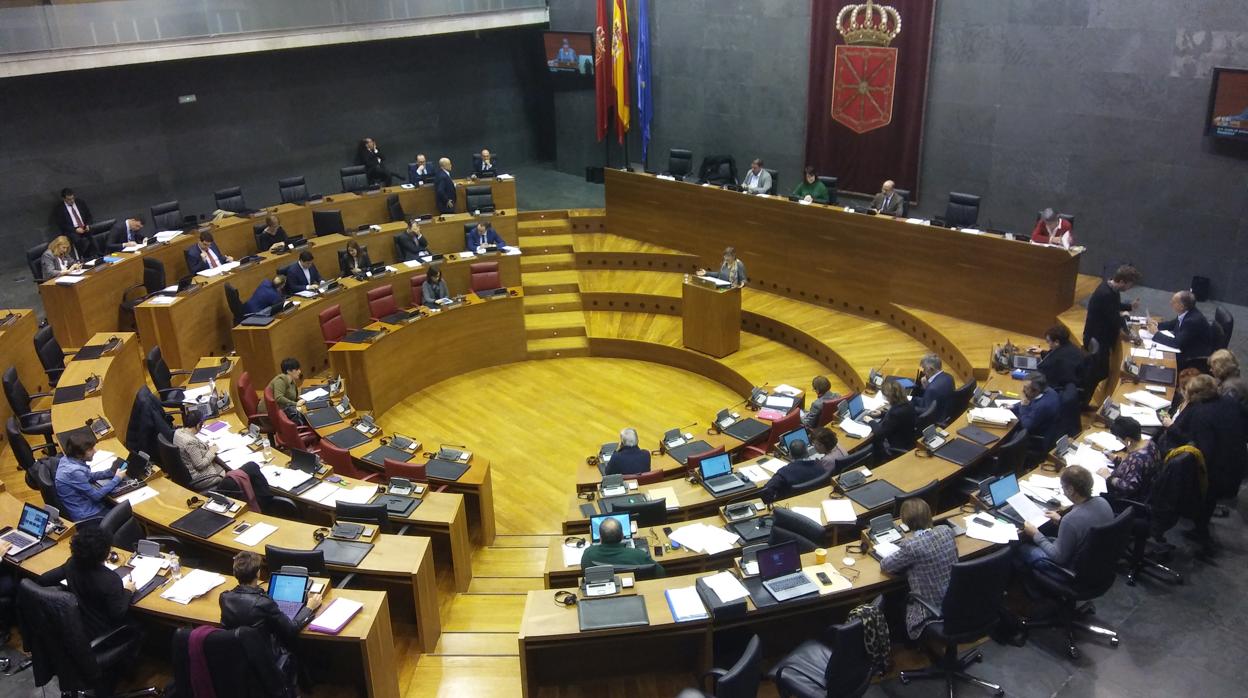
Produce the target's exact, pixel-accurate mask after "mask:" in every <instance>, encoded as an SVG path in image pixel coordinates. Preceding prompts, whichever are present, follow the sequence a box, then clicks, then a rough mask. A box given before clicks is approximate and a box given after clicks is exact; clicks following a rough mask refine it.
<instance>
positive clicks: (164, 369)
mask: <svg viewBox="0 0 1248 698" xmlns="http://www.w3.org/2000/svg"><path fill="white" fill-rule="evenodd" d="M146 363H147V375H148V376H150V377H151V379H152V385H155V386H156V395H157V397H159V398H160V404H161V405H162V406H163V407H166V408H174V409H178V410H181V409H182V394H183V390H182V388H175V387H173V377H174V376H189V375H191V371H185V370H180V371H171V370H169V364H167V363H165V357H164V355H163V354H161V352H160V347H158V346H156V347H152V350H151V351H149V352H147V361H146Z"/></svg>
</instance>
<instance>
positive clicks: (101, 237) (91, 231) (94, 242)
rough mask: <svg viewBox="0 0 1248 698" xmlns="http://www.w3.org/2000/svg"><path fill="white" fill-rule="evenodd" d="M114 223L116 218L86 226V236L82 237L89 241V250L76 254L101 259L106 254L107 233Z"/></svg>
mask: <svg viewBox="0 0 1248 698" xmlns="http://www.w3.org/2000/svg"><path fill="white" fill-rule="evenodd" d="M116 222H117V219H116V218H109V219H108V220H103V221H96V222H94V223H92V224H91V225H89V226H87V234H86V235H85V236H84V237H86V238H87V239H88V240H90V242H91V249H90V251H85V250H79V251H78V253H79V254H81V255H83V256H86V257H103V256H104V254H105V253H106V252H108V233H109V231H111V230H112V229H113V224H115V223H116Z"/></svg>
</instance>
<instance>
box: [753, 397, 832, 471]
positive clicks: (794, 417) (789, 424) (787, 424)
mask: <svg viewBox="0 0 1248 698" xmlns="http://www.w3.org/2000/svg"><path fill="white" fill-rule="evenodd" d="M833 412H835V410H833ZM801 425H802V413H801V412H800V411H799V410H798V409H797V408H796V407H794V408H793V409H792V410H791V411H790V412H789V413H788V414H786V415H784V416H783V417H781V418H780V419H777V420H776V421H774V422H772V423H771V430H770V431H768V432H767V440H766V441H762V442H759V443H758V444H755V445H753V446H746V447H745V449H744V450H743V451H742V456H741V458H742V460H748V459H750V458H758V457H759V456H765V455H767V452H768V451H770V450H771V447H772V446H775V445H776V443H777V442H779V441H780V437H781V436H784V435H785V434H787V433H789V432H791V431H793V430H794V429H796V428H798V427H799V426H801Z"/></svg>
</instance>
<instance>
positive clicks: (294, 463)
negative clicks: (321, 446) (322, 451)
mask: <svg viewBox="0 0 1248 698" xmlns="http://www.w3.org/2000/svg"><path fill="white" fill-rule="evenodd" d="M290 467H292V468H295V469H297V470H302V471H303V472H305V473H308V474H309V475H315V474H316V472H317V471H318V470H320V469H321V464H320V463H318V462H317V458H316V454H315V453H312V452H311V451H304V450H301V449H298V448H292V449H290Z"/></svg>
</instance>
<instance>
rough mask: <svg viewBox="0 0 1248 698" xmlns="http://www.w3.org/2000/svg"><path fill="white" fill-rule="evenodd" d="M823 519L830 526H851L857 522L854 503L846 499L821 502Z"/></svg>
mask: <svg viewBox="0 0 1248 698" xmlns="http://www.w3.org/2000/svg"><path fill="white" fill-rule="evenodd" d="M823 518H825V519H827V522H828V523H830V524H834V523H840V524H852V523H856V522H857V521H858V515H857V514H855V513H854V503H853V502H852V501H850V500H848V499H825V500H823Z"/></svg>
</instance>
